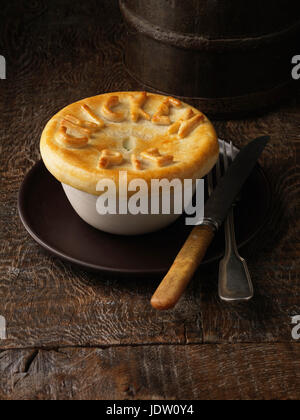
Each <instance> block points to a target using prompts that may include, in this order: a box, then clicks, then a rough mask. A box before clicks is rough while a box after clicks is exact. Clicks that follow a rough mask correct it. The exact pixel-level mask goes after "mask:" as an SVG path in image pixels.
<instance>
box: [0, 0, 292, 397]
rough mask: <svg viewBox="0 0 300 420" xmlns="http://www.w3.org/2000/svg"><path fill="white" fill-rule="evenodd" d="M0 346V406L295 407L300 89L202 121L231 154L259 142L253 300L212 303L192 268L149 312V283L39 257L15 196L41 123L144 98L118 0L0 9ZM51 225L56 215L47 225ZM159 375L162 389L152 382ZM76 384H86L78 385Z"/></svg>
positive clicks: (212, 292) (209, 283) (206, 273)
mask: <svg viewBox="0 0 300 420" xmlns="http://www.w3.org/2000/svg"><path fill="white" fill-rule="evenodd" d="M0 19H1V25H0V54H1V55H4V56H5V57H6V60H7V80H0V241H1V242H0V315H1V316H4V317H5V318H6V320H7V335H8V339H7V340H3V341H1V340H0V372H1V374H0V398H2V399H90V398H95V399H108V398H111V397H112V398H122V399H128V398H130V399H147V398H154V399H155V398H158V399H159V398H162V399H168V398H170V399H173V398H174V399H175V398H180V399H181V398H188V399H193V398H196V399H198V398H199V399H202V398H203V399H219V398H225V399H240V398H249V399H252V398H255V399H277V398H278V399H297V398H299V397H300V380H299V379H300V378H299V372H298V370H299V369H298V368H299V362H300V347H299V342H297V341H294V340H293V339H292V336H291V329H292V325H291V317H292V316H294V315H300V299H299V296H300V279H299V259H300V258H299V171H300V170H299V160H298V157H299V144H300V83H299V82H298V83H297V82H295V97H294V99H293V100H292V101H290V102H289V103H286V104H283V105H282V106H281V108H280V109H276V110H274V111H273V112H270V113H269V114H267V115H262V116H261V117H258V118H255V119H244V120H235V121H233V120H232V121H215V124H216V128H217V131H218V134H219V136H220V137H222V138H225V139H229V140H232V141H233V142H234V143H235V144H236V145H237V146H241V145H243V144H245V143H246V142H247V141H249V140H250V139H252V138H254V137H256V136H259V135H271V138H272V140H271V143H270V145H269V146H268V148H267V150H266V151H265V153H264V155H263V157H262V160H261V163H262V165H263V167H264V169H265V171H266V174H267V176H268V178H269V180H270V183H271V186H272V191H273V204H272V211H271V214H270V218H269V221H268V223H267V225H266V226H265V228H264V229H263V231H262V232H261V233H260V235H259V237H258V238H257V239H256V240H255V241H254V242H253V243H251V244H250V245H249V246H247V248H245V249H243V251H242V254H243V256H244V257H246V258H247V261H248V263H249V269H250V271H251V273H252V277H253V282H254V286H255V290H256V295H255V298H254V299H253V301H251V302H249V303H245V304H242V305H228V304H226V303H223V302H221V301H220V300H219V299H218V297H217V266H216V265H213V266H209V267H207V268H205V269H202V270H201V282H200V281H199V277H198V275H196V276H195V278H194V280H193V282H192V283H191V285H190V286H189V288H188V290H187V293H186V294H185V296H184V298H183V299H182V301H181V302H180V304H179V305H178V306H177V307H176V308H175V309H173V310H172V311H170V312H166V313H165V312H156V311H155V310H153V309H152V308H151V306H150V303H149V301H150V298H151V295H152V293H153V292H154V290H155V288H156V287H157V285H158V281H157V280H156V281H154V280H152V279H147V280H145V279H142V278H141V279H131V278H128V279H118V278H116V277H111V276H108V275H102V274H101V275H100V274H95V273H88V272H85V271H82V270H80V269H78V268H76V267H72V266H71V265H68V264H65V263H63V262H62V261H60V260H58V259H56V258H54V257H52V256H50V255H48V254H46V253H45V252H44V251H42V250H41V249H40V248H39V246H38V245H37V244H36V243H35V242H34V241H33V240H32V239H31V238H30V237H29V236H28V234H27V233H26V232H25V230H24V228H23V226H22V224H21V222H20V220H19V217H18V214H17V193H18V190H19V187H20V184H21V182H22V180H23V178H24V175H25V174H26V172H27V171H28V170H29V169H30V168H31V167H32V166H33V165H34V163H35V162H36V161H37V160H39V159H40V155H39V138H40V135H41V131H42V129H43V127H44V125H45V123H46V122H47V120H48V119H49V118H50V117H51V116H52V115H53V114H54V113H55V112H56V111H58V110H59V109H60V108H62V107H63V106H65V105H68V104H69V103H71V102H74V101H76V100H79V99H81V98H84V97H87V96H92V95H95V94H97V93H102V92H109V91H115V90H131V89H143V87H142V86H141V85H139V84H138V83H137V82H136V81H135V80H133V79H132V78H131V77H130V76H129V75H128V74H127V73H126V70H125V68H124V65H123V50H124V39H125V30H124V25H123V23H122V21H121V17H120V14H119V10H118V6H117V1H111V0H101V1H98V0H89V1H87V2H79V1H78V2H77V1H76V2H74V1H71V0H59V1H58V0H54V1H52V2H48V1H45V0H42V1H41V0H40V1H38V2H36V1H25V0H24V1H16V0H14V1H11V2H6V3H5V6H3V7H1V11H0ZM58 217H59V215H58ZM163 378H165V379H163ZM82 383H84V384H85V385H84V386H82Z"/></svg>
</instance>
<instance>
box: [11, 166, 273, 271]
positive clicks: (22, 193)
mask: <svg viewBox="0 0 300 420" xmlns="http://www.w3.org/2000/svg"><path fill="white" fill-rule="evenodd" d="M43 165H44V163H43V161H42V160H39V161H38V162H37V163H36V164H35V165H34V166H33V167H32V168H31V169H30V170H29V171H28V173H27V174H26V175H25V177H24V180H23V182H22V184H21V186H20V189H19V193H18V205H17V207H18V212H19V216H20V219H21V222H22V223H23V225H24V227H25V229H26V230H27V232H28V233H29V235H30V236H31V237H32V238H33V239H34V240H35V241H36V242H37V243H38V244H39V245H40V246H42V247H43V248H44V249H45V250H46V251H48V252H50V253H51V254H53V255H54V256H56V257H58V258H60V259H63V260H64V261H66V262H68V263H71V264H75V265H77V266H80V267H81V268H84V269H87V270H92V271H96V272H104V273H110V274H118V275H123V276H126V275H127V276H128V275H132V276H150V275H164V274H165V273H166V272H167V269H161V268H157V269H147V270H143V269H126V268H115V267H105V266H102V265H96V264H92V263H87V262H86V261H82V260H79V259H76V258H73V257H71V256H69V255H67V254H65V253H64V252H62V251H59V250H58V249H55V248H53V247H52V246H51V245H49V244H47V243H46V242H45V241H44V240H43V239H41V238H40V237H39V235H38V233H37V232H35V231H34V229H33V228H32V227H31V223H30V221H29V218H28V217H27V212H26V205H25V202H26V200H25V197H26V189H27V188H28V186H29V185H30V182H29V181H30V178H31V177H32V176H33V175H34V173H35V172H36V171H38V170H40V168H41V167H42V166H43ZM255 169H256V170H257V171H259V172H260V175H261V177H262V178H263V179H264V182H265V185H266V190H268V194H267V197H266V202H267V210H266V212H265V215H264V217H263V221H262V222H261V223H260V224H259V225H258V227H257V229H256V230H255V231H254V232H253V233H252V235H250V236H249V237H248V238H247V239H246V240H244V241H242V242H241V243H240V244H238V248H239V249H241V248H243V247H244V246H245V245H247V244H248V243H249V242H251V241H252V240H253V239H254V238H255V237H256V236H257V235H258V234H259V232H260V231H261V230H262V228H263V227H264V226H265V224H266V223H267V220H268V217H269V213H270V209H271V204H272V199H271V197H272V192H271V185H270V181H269V180H268V178H267V176H266V174H265V172H264V170H263V169H262V167H261V166H260V164H259V163H257V164H256V166H255ZM222 257H223V253H221V254H218V255H216V256H214V257H212V258H210V259H209V260H206V261H204V262H203V263H202V264H201V266H206V265H209V264H212V263H213V262H216V261H218V260H220V259H221V258H222Z"/></svg>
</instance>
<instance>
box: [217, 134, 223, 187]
mask: <svg viewBox="0 0 300 420" xmlns="http://www.w3.org/2000/svg"><path fill="white" fill-rule="evenodd" d="M223 143H224V142H223V141H222V149H223V152H224V144H223ZM216 174H217V182H219V181H220V179H221V176H222V174H221V153H220V155H219V159H218V162H217V165H216Z"/></svg>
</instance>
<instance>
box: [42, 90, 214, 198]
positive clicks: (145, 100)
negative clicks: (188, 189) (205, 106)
mask: <svg viewBox="0 0 300 420" xmlns="http://www.w3.org/2000/svg"><path fill="white" fill-rule="evenodd" d="M41 154H42V158H43V161H44V163H45V165H46V167H47V168H48V170H49V171H50V172H51V173H52V175H53V176H54V177H55V178H57V179H58V180H59V181H60V182H62V183H64V184H67V185H70V186H72V187H74V188H77V189H79V190H81V191H85V192H87V193H90V194H93V195H99V194H100V193H99V192H97V190H96V187H97V184H98V182H99V181H100V180H101V179H103V178H108V179H112V180H114V181H115V182H116V185H117V186H118V182H119V172H120V171H127V176H128V181H131V180H133V179H136V178H140V179H144V180H145V181H146V182H147V183H148V184H149V185H150V183H151V180H152V179H163V178H166V179H169V180H172V179H174V178H179V179H181V180H183V179H200V178H203V176H205V175H206V174H207V173H208V172H209V171H210V170H211V169H212V167H213V166H214V165H215V163H216V161H217V159H218V155H219V145H218V140H217V135H216V132H215V130H214V127H213V125H212V124H211V122H210V121H209V120H208V119H207V117H206V116H205V115H204V114H202V113H201V112H200V111H198V110H197V109H195V108H193V107H191V106H190V105H187V104H186V103H184V102H181V101H179V100H178V99H175V98H171V97H166V96H162V95H157V94H152V93H147V92H117V93H108V94H104V95H99V96H95V97H92V98H87V99H84V100H81V101H79V102H76V103H73V104H71V105H69V106H67V107H66V108H64V109H62V110H61V111H60V112H58V114H56V115H55V116H54V117H53V118H52V119H51V120H50V121H49V122H48V124H47V125H46V127H45V129H44V131H43V134H42V137H41Z"/></svg>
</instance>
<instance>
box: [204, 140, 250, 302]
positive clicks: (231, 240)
mask: <svg viewBox="0 0 300 420" xmlns="http://www.w3.org/2000/svg"><path fill="white" fill-rule="evenodd" d="M221 147H222V152H223V153H222V155H223V164H224V171H225V172H226V171H227V169H228V167H229V165H230V163H231V162H232V161H233V159H234V152H233V143H232V142H230V147H229V153H228V151H227V147H226V143H225V141H224V140H222V141H221ZM221 176H222V169H221V157H219V160H218V162H217V165H216V180H217V183H218V182H219V181H220V179H221ZM207 180H208V193H209V195H211V194H212V191H213V188H214V184H213V176H212V173H210V174H209V175H208V177H207ZM253 295H254V290H253V284H252V281H251V276H250V273H249V270H248V266H247V263H246V261H245V260H244V258H242V257H241V256H240V254H239V252H238V248H237V244H236V238H235V228H234V210H233V207H232V208H231V210H230V212H229V215H228V217H227V219H226V221H225V255H224V258H223V259H222V260H221V262H220V267H219V297H220V299H221V300H223V301H226V302H242V301H248V300H250V299H252V298H253Z"/></svg>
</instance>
